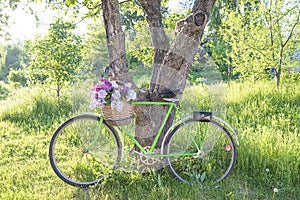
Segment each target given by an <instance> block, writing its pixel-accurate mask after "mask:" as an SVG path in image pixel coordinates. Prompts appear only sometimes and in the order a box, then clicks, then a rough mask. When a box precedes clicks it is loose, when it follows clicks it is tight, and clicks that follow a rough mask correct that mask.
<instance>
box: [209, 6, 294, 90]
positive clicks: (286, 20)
mask: <svg viewBox="0 0 300 200" xmlns="http://www.w3.org/2000/svg"><path fill="white" fill-rule="evenodd" d="M221 20H222V24H221V27H222V29H219V30H220V35H221V36H222V40H221V41H224V42H225V43H226V45H227V46H229V48H227V49H228V50H227V51H225V54H224V53H223V55H225V56H221V59H223V58H222V57H224V58H225V59H224V61H223V62H224V64H227V63H228V64H229V65H232V66H233V67H234V69H233V70H234V71H235V72H240V73H241V76H240V78H242V79H250V80H258V79H264V78H270V77H271V74H270V71H268V70H271V69H273V71H274V74H275V75H276V78H277V84H278V85H279V83H280V76H281V73H284V72H285V71H286V69H287V68H289V67H292V66H293V64H292V63H293V60H291V56H290V55H291V54H292V53H294V52H295V51H296V48H297V47H298V46H299V41H298V40H297V39H296V38H297V35H298V34H299V33H297V32H295V27H296V26H297V24H299V4H297V3H295V2H294V1H289V2H286V1H279V0H278V1H271V2H269V3H265V2H250V1H249V2H246V3H241V4H240V5H239V8H238V9H237V10H236V11H235V12H230V13H229V12H228V13H226V14H224V16H223V18H222V19H221ZM225 47H226V46H225ZM215 53H218V52H217V51H215ZM221 55H222V54H221ZM215 57H216V59H217V60H220V59H218V57H217V56H215ZM221 61H222V60H221ZM226 62H227V63H226Z"/></svg>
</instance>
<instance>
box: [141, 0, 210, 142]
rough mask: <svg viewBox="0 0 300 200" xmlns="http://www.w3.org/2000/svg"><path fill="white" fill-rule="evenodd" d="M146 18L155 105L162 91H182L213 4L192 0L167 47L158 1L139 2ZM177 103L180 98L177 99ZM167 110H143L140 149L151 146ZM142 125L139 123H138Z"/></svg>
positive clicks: (147, 107)
mask: <svg viewBox="0 0 300 200" xmlns="http://www.w3.org/2000/svg"><path fill="white" fill-rule="evenodd" d="M139 2H140V3H141V5H142V7H143V9H144V11H145V13H146V14H147V18H146V19H147V23H148V25H149V28H150V32H151V37H152V43H153V45H154V50H155V55H154V61H153V64H152V67H153V74H152V78H151V83H150V86H151V87H150V100H151V101H155V100H156V99H159V98H158V93H159V92H161V91H163V90H165V89H170V90H173V91H175V90H178V89H180V90H182V91H183V90H184V88H185V83H186V80H187V76H188V73H189V70H190V67H191V65H192V63H193V61H194V57H195V54H196V53H197V51H198V47H199V44H200V39H201V37H202V34H203V30H204V27H205V25H206V23H207V20H208V16H209V15H210V13H211V10H212V7H213V5H214V3H215V0H209V1H207V0H196V1H195V3H194V6H193V10H192V13H191V14H190V15H189V16H188V17H187V18H185V19H183V20H180V21H179V22H177V24H176V30H175V33H176V39H175V41H174V43H173V45H172V46H171V47H170V46H169V40H168V39H167V37H166V34H165V32H164V29H163V24H162V16H161V13H160V1H159V0H154V1H153V0H143V1H142V0H140V1H139ZM178 98H179V99H180V96H178ZM166 110H167V108H163V109H162V108H161V107H157V106H143V107H141V108H140V109H139V113H138V114H140V113H142V114H141V115H140V116H141V117H140V118H138V120H137V126H136V137H137V138H138V140H139V141H140V142H141V143H142V144H143V145H151V144H152V141H153V138H154V137H155V135H153V134H155V133H156V132H157V130H158V129H159V125H160V124H161V123H162V120H163V117H164V115H165V113H166ZM173 117H174V112H173V113H172V115H171V117H170V118H169V120H168V122H167V124H166V126H165V129H164V130H163V134H162V135H161V137H160V140H159V143H158V146H157V147H160V145H161V142H162V139H163V137H164V134H165V132H166V131H167V129H168V128H169V127H170V126H171V124H172V121H173ZM141 122H142V123H141Z"/></svg>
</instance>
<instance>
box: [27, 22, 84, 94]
mask: <svg viewBox="0 0 300 200" xmlns="http://www.w3.org/2000/svg"><path fill="white" fill-rule="evenodd" d="M72 29H74V27H73V26H72V25H71V24H70V23H68V22H63V21H62V20H60V19H56V21H55V22H54V23H52V24H51V25H50V29H49V32H48V34H47V35H46V36H45V37H44V38H43V39H41V40H36V41H34V42H32V43H29V44H28V50H29V51H30V65H29V66H28V74H29V79H30V81H31V82H33V83H37V82H42V83H43V84H46V85H49V86H53V85H54V86H55V88H54V89H55V90H56V92H57V97H58V98H59V97H60V92H61V89H62V88H63V87H66V86H68V85H69V84H70V83H72V81H74V80H75V78H76V75H77V73H78V72H79V69H80V66H81V62H82V56H81V49H82V46H81V38H80V37H79V36H76V35H74V34H73V33H72V32H71V30H72Z"/></svg>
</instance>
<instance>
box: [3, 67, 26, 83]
mask: <svg viewBox="0 0 300 200" xmlns="http://www.w3.org/2000/svg"><path fill="white" fill-rule="evenodd" d="M7 78H8V80H9V82H10V83H19V84H20V85H21V86H26V85H27V78H26V72H25V70H23V69H18V70H14V69H12V70H10V72H9V75H8V77H7Z"/></svg>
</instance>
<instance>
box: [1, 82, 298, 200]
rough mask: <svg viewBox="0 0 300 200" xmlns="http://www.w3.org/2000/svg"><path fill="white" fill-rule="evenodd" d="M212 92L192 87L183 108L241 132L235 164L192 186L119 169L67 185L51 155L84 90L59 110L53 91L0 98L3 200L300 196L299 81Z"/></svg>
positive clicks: (159, 175) (23, 92)
mask: <svg viewBox="0 0 300 200" xmlns="http://www.w3.org/2000/svg"><path fill="white" fill-rule="evenodd" d="M223 88H224V90H223ZM214 91H215V90H214ZM214 91H213V90H210V89H208V88H206V87H204V86H193V87H190V88H187V90H186V91H185V94H184V96H183V101H182V106H181V108H182V110H183V111H184V113H187V112H190V111H191V110H192V109H200V110H207V109H213V111H215V112H216V114H220V115H222V117H223V116H224V117H226V120H227V121H229V122H230V124H231V125H232V126H233V127H234V128H236V129H238V131H239V134H238V135H239V141H240V146H238V149H237V153H238V155H237V156H238V157H237V163H236V165H235V168H234V170H233V172H232V174H231V175H230V176H229V177H228V178H227V179H225V180H224V181H222V182H221V183H219V184H210V185H206V184H202V185H197V186H189V185H186V184H183V183H180V182H178V181H176V180H175V179H174V178H173V177H172V176H171V175H170V174H169V172H168V170H167V169H165V170H163V171H162V172H161V173H149V174H136V173H127V172H124V171H122V170H117V171H116V172H114V173H113V175H112V177H111V178H109V179H107V181H106V182H104V183H103V184H101V185H97V186H95V187H93V188H90V189H80V188H75V187H72V186H69V185H67V184H65V183H64V182H62V181H61V180H60V179H59V178H58V177H57V176H56V175H55V174H54V172H53V170H52V168H51V166H50V163H49V159H48V148H49V141H50V139H51V136H52V133H53V131H54V130H55V129H56V128H57V127H58V126H59V124H60V123H62V122H63V121H64V120H66V119H67V118H68V117H70V116H72V115H73V114H74V113H76V111H75V110H82V109H83V108H81V107H80V106H79V105H78V102H86V100H85V98H82V99H81V97H80V95H79V94H80V93H81V91H79V90H77V91H76V95H75V96H76V100H74V99H72V98H69V94H72V93H73V94H75V93H74V92H69V93H66V96H65V97H62V98H63V101H61V108H59V107H58V105H57V102H56V98H55V93H52V92H49V91H43V90H40V89H37V88H30V89H29V88H25V89H20V90H18V91H15V94H13V95H11V96H10V97H8V98H7V99H6V100H2V101H0V102H1V106H0V151H1V159H0V166H1V167H0V199H187V200H188V199H284V200H285V199H295V200H296V199H299V196H300V188H299V187H300V184H299V183H300V179H299V177H300V174H299V173H300V160H299V159H300V158H299V152H300V145H299V144H300V141H299V133H300V130H299V124H300V109H299V107H300V84H299V83H294V84H285V85H282V86H281V88H280V89H276V88H275V86H274V85H273V83H271V82H257V83H256V84H241V83H231V84H230V85H224V86H222V90H221V91H222V92H221V93H222V94H226V96H225V97H226V99H225V100H224V99H222V98H220V96H218V95H217V94H214V95H211V93H213V92H214ZM224 91H225V93H223V92H224ZM223 96H224V95H223ZM74 102H76V103H75V104H74ZM217 102H219V103H220V102H221V103H222V104H220V105H219V104H218V103H217ZM223 104H224V105H225V107H226V110H224V105H223ZM86 107H87V106H86ZM191 108H192V109H191ZM267 169H268V170H269V171H268V172H267ZM274 188H277V189H278V190H279V191H278V193H274V192H273V190H274Z"/></svg>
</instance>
